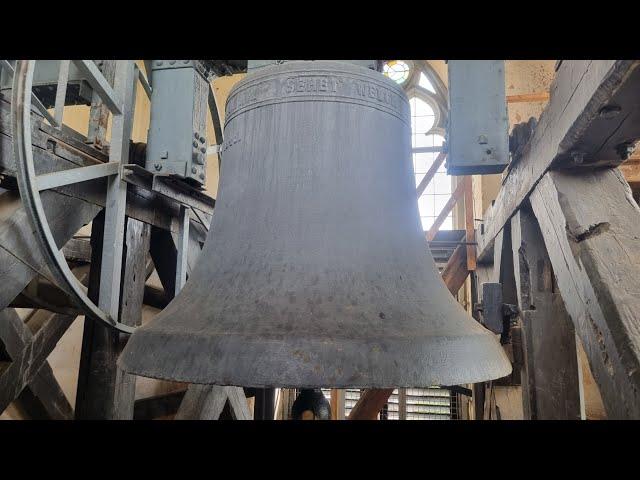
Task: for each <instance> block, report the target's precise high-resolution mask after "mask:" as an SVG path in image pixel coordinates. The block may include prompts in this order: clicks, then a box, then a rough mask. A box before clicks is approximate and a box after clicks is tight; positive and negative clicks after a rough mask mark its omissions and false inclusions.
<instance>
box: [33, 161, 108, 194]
mask: <svg viewBox="0 0 640 480" xmlns="http://www.w3.org/2000/svg"><path fill="white" fill-rule="evenodd" d="M119 168H120V164H119V163H117V162H109V163H101V164H97V165H89V166H87V167H78V168H70V169H69V170H62V171H59V172H53V173H47V174H45V175H40V176H38V177H36V186H37V188H38V190H39V191H42V190H49V189H52V188H57V187H62V186H64V185H70V184H73V183H79V182H86V181H87V180H94V179H96V178H102V177H107V176H110V175H116V174H117V173H118V169H119Z"/></svg>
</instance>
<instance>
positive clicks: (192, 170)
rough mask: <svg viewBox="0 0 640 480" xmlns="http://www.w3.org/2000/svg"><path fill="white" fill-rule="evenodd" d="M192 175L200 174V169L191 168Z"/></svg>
mask: <svg viewBox="0 0 640 480" xmlns="http://www.w3.org/2000/svg"><path fill="white" fill-rule="evenodd" d="M191 173H193V174H194V175H195V174H196V173H198V169H197V168H196V167H191Z"/></svg>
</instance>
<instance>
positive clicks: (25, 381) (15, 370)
mask: <svg viewBox="0 0 640 480" xmlns="http://www.w3.org/2000/svg"><path fill="white" fill-rule="evenodd" d="M74 320H75V317H73V316H68V315H60V314H53V315H51V316H50V318H49V320H48V321H47V322H46V323H45V324H44V325H43V326H42V327H41V328H40V329H39V330H38V331H37V332H36V333H35V334H34V335H33V337H31V338H25V337H24V336H23V341H24V347H23V348H22V350H21V351H20V354H19V355H16V356H14V357H13V358H12V361H11V363H9V364H8V365H7V366H6V368H4V369H3V371H2V373H1V374H0V411H4V410H5V409H6V408H7V406H8V405H9V403H11V402H12V401H13V400H14V399H15V398H17V396H18V395H19V394H20V392H22V390H23V389H24V388H25V387H26V386H27V385H29V384H30V383H31V382H32V381H33V379H34V378H35V376H36V375H37V374H38V372H39V371H40V368H41V367H42V365H43V364H44V362H45V361H46V359H47V357H48V356H49V354H50V353H51V352H52V351H53V349H54V348H55V346H56V344H57V343H58V341H59V340H60V338H62V335H64V333H65V332H66V331H67V329H68V328H69V326H70V325H71V324H72V323H73V321H74ZM3 323H5V327H6V328H13V327H11V326H10V325H9V324H7V323H6V322H3ZM20 333H21V334H22V335H24V333H25V331H24V330H22V329H21V332H20Z"/></svg>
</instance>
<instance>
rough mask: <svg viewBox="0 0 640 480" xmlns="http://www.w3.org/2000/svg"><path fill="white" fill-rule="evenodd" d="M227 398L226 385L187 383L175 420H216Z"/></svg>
mask: <svg viewBox="0 0 640 480" xmlns="http://www.w3.org/2000/svg"><path fill="white" fill-rule="evenodd" d="M227 398H228V395H227V388H226V387H220V386H218V385H196V384H192V385H189V388H187V393H185V395H184V399H183V400H182V403H181V404H180V407H179V408H178V412H177V413H176V416H175V420H218V418H220V414H221V413H222V410H223V409H224V406H225V404H226V403H227Z"/></svg>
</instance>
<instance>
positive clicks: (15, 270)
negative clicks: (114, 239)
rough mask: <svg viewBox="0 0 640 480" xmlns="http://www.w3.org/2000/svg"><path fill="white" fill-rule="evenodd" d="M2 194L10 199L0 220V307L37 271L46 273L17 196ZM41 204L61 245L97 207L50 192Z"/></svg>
mask: <svg viewBox="0 0 640 480" xmlns="http://www.w3.org/2000/svg"><path fill="white" fill-rule="evenodd" d="M5 196H6V197H11V200H10V201H8V202H7V203H8V204H7V205H5V213H6V216H4V215H3V218H2V221H0V284H1V285H2V288H1V289H0V309H4V308H5V307H7V306H8V305H9V303H10V302H11V301H12V300H13V299H14V298H15V297H17V296H18V294H19V293H20V292H22V290H24V288H25V287H26V286H27V284H28V283H29V282H30V281H31V280H32V279H33V278H34V277H35V276H36V275H37V274H42V275H45V276H48V273H47V270H46V267H45V260H44V258H43V256H42V254H41V253H40V246H39V244H38V242H37V241H36V238H35V237H34V235H33V232H32V230H31V227H30V226H29V220H28V219H27V216H26V212H25V211H24V209H23V208H22V205H21V203H20V199H19V198H18V197H17V196H15V195H14V194H13V192H5V193H4V195H3V197H5ZM42 204H43V206H44V210H45V213H46V215H47V218H48V220H49V227H50V228H51V231H52V233H53V236H54V238H55V240H56V243H57V244H58V245H64V244H65V243H66V242H67V241H68V240H69V239H70V238H71V236H72V235H74V234H75V233H76V232H77V231H78V230H79V229H80V228H81V227H82V226H83V225H85V224H87V223H89V222H90V221H91V220H92V219H93V217H95V216H96V215H97V214H98V212H99V210H100V209H99V208H98V207H96V206H95V205H91V204H89V203H86V202H83V201H82V200H78V199H76V198H72V197H68V196H64V195H57V194H55V193H53V192H43V193H42ZM69 212H73V215H69Z"/></svg>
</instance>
